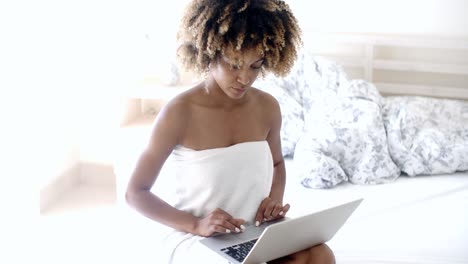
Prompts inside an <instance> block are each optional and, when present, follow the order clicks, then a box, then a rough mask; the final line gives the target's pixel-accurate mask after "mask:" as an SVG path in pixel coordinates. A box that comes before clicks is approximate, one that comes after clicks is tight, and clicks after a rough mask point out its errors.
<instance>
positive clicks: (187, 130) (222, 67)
mask: <svg viewBox="0 0 468 264" xmlns="http://www.w3.org/2000/svg"><path fill="white" fill-rule="evenodd" d="M178 38H179V40H180V41H181V43H182V44H181V46H180V47H179V49H178V55H179V58H180V59H181V60H182V62H183V64H184V65H185V66H186V68H188V69H191V70H194V71H195V72H198V73H200V74H202V75H203V76H204V81H202V82H201V83H199V84H198V85H196V86H195V87H193V88H191V89H189V90H187V91H186V92H184V93H182V94H180V95H178V96H177V97H175V98H174V99H173V100H172V101H171V102H169V103H168V104H167V105H166V106H165V107H164V108H163V109H162V110H161V112H160V113H159V115H158V117H157V119H156V121H155V123H154V126H153V129H152V133H151V137H150V140H149V143H148V145H147V147H146V149H145V151H144V152H143V153H142V154H141V157H140V158H139V160H138V162H137V165H136V168H135V170H134V172H133V175H132V177H131V180H130V182H129V185H128V189H127V193H126V198H127V201H128V203H129V204H131V205H132V206H134V207H135V208H136V209H137V210H138V211H140V212H141V213H142V214H143V215H145V216H147V217H149V218H150V219H153V220H155V221H158V222H160V223H162V224H164V225H167V226H169V227H172V228H173V229H174V230H175V231H174V232H173V233H172V234H171V235H170V236H168V238H167V239H166V241H165V245H169V246H170V250H168V252H167V253H168V254H167V257H168V258H169V260H168V261H169V262H170V263H179V262H180V263H183V262H186V261H187V260H190V261H191V262H193V263H198V261H201V262H203V263H212V262H218V261H220V262H221V263H223V262H222V261H221V260H220V259H217V258H216V256H208V255H209V253H208V251H207V252H204V251H203V250H202V249H201V248H200V247H199V246H198V245H199V243H196V242H197V241H198V240H199V239H200V238H201V237H206V236H211V235H213V234H215V233H236V232H242V230H243V229H244V228H245V226H246V225H247V224H255V225H260V224H261V223H262V222H265V221H271V220H275V219H278V218H281V217H284V216H285V214H286V213H287V211H288V210H289V207H290V206H289V204H284V203H283V193H284V188H285V177H286V172H285V166H284V161H283V157H282V153H281V142H280V128H281V113H280V108H279V105H278V103H277V102H276V100H275V99H274V98H273V97H272V96H271V95H269V94H267V93H265V92H262V91H260V90H258V89H256V88H253V87H252V84H253V83H254V81H255V80H256V79H257V77H258V76H259V74H261V73H263V72H264V71H270V72H273V73H274V74H276V75H278V76H284V75H285V74H287V73H288V71H289V70H290V68H291V66H292V65H293V64H294V60H295V59H296V52H297V48H298V46H299V45H300V44H301V38H300V29H299V27H298V25H297V21H296V19H295V17H294V16H293V14H292V13H291V11H290V9H289V7H288V6H287V5H286V4H285V3H284V2H283V1H280V0H252V1H248V0H239V1H237V0H236V1H232V0H228V1H219V0H211V1H210V0H196V1H193V2H191V4H190V5H189V6H188V9H187V10H186V14H185V16H184V17H183V20H182V24H181V31H180V32H179V35H178ZM171 153H172V155H173V156H174V159H175V161H176V168H177V171H176V172H175V175H174V177H176V185H177V186H176V187H175V188H176V189H175V193H176V196H177V199H178V200H177V201H176V202H175V203H174V204H171V205H170V204H168V203H166V202H165V201H163V200H162V199H160V198H159V197H158V196H157V194H153V193H151V192H150V190H151V188H152V186H153V184H154V183H155V181H156V178H157V175H158V174H159V172H160V170H161V168H162V166H163V164H164V163H165V161H166V159H167V158H168V157H169V155H171ZM212 255H214V254H212ZM197 259H198V260H197ZM272 262H273V263H333V262H334V256H333V253H332V252H331V250H330V249H329V248H328V247H327V246H326V245H319V246H316V247H313V248H310V249H306V250H303V251H301V252H297V253H295V254H292V255H290V256H285V257H283V258H281V259H277V260H274V261H272Z"/></svg>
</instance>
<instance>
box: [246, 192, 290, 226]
mask: <svg viewBox="0 0 468 264" xmlns="http://www.w3.org/2000/svg"><path fill="white" fill-rule="evenodd" d="M290 207H291V206H290V205H289V204H285V205H284V206H283V204H282V203H281V202H279V201H276V200H273V199H271V198H270V197H267V198H265V199H263V201H262V203H261V204H260V206H259V207H258V211H257V215H256V216H255V225H256V226H259V225H260V224H261V223H263V222H266V221H271V220H276V219H278V218H281V217H284V216H285V215H286V213H287V212H288V211H289V208H290Z"/></svg>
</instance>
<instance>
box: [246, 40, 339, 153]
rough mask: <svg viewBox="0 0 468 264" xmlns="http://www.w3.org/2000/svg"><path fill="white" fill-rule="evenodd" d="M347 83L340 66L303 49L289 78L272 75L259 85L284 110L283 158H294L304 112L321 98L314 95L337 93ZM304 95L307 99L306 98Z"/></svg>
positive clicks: (282, 130)
mask: <svg viewBox="0 0 468 264" xmlns="http://www.w3.org/2000/svg"><path fill="white" fill-rule="evenodd" d="M345 81H347V78H346V75H345V74H344V72H343V71H341V70H337V64H336V63H334V62H332V61H329V60H326V59H323V58H320V57H314V56H313V55H312V54H311V53H310V52H308V51H307V50H304V49H303V50H300V51H299V53H298V58H297V60H296V62H295V64H294V66H293V68H292V69H291V71H290V72H289V74H288V75H287V76H285V77H283V78H279V77H276V76H274V75H272V74H268V75H266V76H265V77H264V78H261V79H258V80H257V81H256V82H255V86H256V87H257V88H259V89H261V90H264V91H266V92H268V93H270V94H271V95H273V96H274V97H275V98H276V100H277V101H278V103H279V105H280V107H281V117H282V127H281V144H282V152H283V156H285V157H292V156H293V155H294V150H295V147H296V144H297V142H298V140H299V138H300V137H301V135H302V133H303V127H304V112H307V111H310V109H309V107H310V106H311V105H313V104H314V102H315V100H316V99H317V98H318V97H317V96H314V95H312V94H311V93H314V92H316V91H320V90H323V89H332V90H336V88H330V87H337V86H338V85H339V84H340V83H341V82H345ZM322 87H323V88H322ZM304 93H306V94H307V96H304Z"/></svg>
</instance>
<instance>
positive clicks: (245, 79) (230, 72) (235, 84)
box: [210, 49, 263, 99]
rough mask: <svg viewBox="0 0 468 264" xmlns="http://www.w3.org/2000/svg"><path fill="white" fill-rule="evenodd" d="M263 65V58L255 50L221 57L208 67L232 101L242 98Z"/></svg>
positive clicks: (231, 53)
mask: <svg viewBox="0 0 468 264" xmlns="http://www.w3.org/2000/svg"><path fill="white" fill-rule="evenodd" d="M262 65H263V57H262V56H261V54H260V53H259V52H258V51H257V50H255V49H248V50H244V51H238V52H230V53H227V54H225V55H221V56H220V57H219V59H218V60H217V61H216V62H214V63H213V64H212V65H211V67H210V72H211V75H212V76H213V78H214V80H215V81H216V83H217V84H218V86H219V87H220V88H221V90H223V92H224V93H225V94H226V95H227V96H229V97H230V98H232V99H239V98H242V97H243V96H244V94H245V93H246V92H247V91H248V89H249V88H250V87H251V85H252V84H253V83H254V82H255V80H256V79H257V77H258V74H259V73H260V70H261V68H262Z"/></svg>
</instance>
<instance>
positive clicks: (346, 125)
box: [294, 64, 400, 188]
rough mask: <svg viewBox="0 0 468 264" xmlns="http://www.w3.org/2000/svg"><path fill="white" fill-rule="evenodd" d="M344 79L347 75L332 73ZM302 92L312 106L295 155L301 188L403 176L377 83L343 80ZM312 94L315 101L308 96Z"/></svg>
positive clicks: (380, 180)
mask: <svg viewBox="0 0 468 264" xmlns="http://www.w3.org/2000/svg"><path fill="white" fill-rule="evenodd" d="M328 66H329V67H327V69H332V72H340V71H342V69H341V68H340V67H339V66H337V65H336V66H334V67H331V66H333V64H329V65H328ZM339 75H341V76H345V74H344V73H340V74H338V75H337V74H332V76H339ZM329 76H330V75H329ZM341 78H343V77H341ZM337 79H338V80H339V79H340V78H337ZM324 83H328V84H330V83H333V82H330V81H327V80H324ZM303 94H304V97H305V98H304V102H307V103H308V104H310V102H312V104H311V105H307V106H304V108H307V109H309V110H308V111H307V112H304V120H305V123H304V133H303V134H302V136H301V138H300V140H299V142H298V143H297V145H296V149H295V153H294V164H295V166H296V170H297V171H298V172H299V175H298V176H299V178H300V180H301V183H302V185H304V186H305V187H308V188H331V187H333V186H335V185H337V184H339V183H341V182H343V181H350V182H351V183H356V184H378V183H386V182H391V181H393V180H395V179H396V178H397V177H398V176H399V174H400V170H399V169H398V167H397V166H396V165H395V163H394V162H393V161H392V159H391V157H390V155H389V152H388V146H387V138H386V134H385V129H384V125H383V121H382V117H381V106H382V104H383V99H382V97H381V96H380V94H379V93H378V91H377V89H376V88H375V87H374V86H373V85H372V84H370V83H368V82H365V81H362V80H353V81H350V82H348V81H346V80H342V81H340V82H336V85H330V86H329V87H324V86H322V87H321V88H320V89H316V90H314V91H311V92H307V91H304V93H303ZM311 96H315V98H308V97H311Z"/></svg>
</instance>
